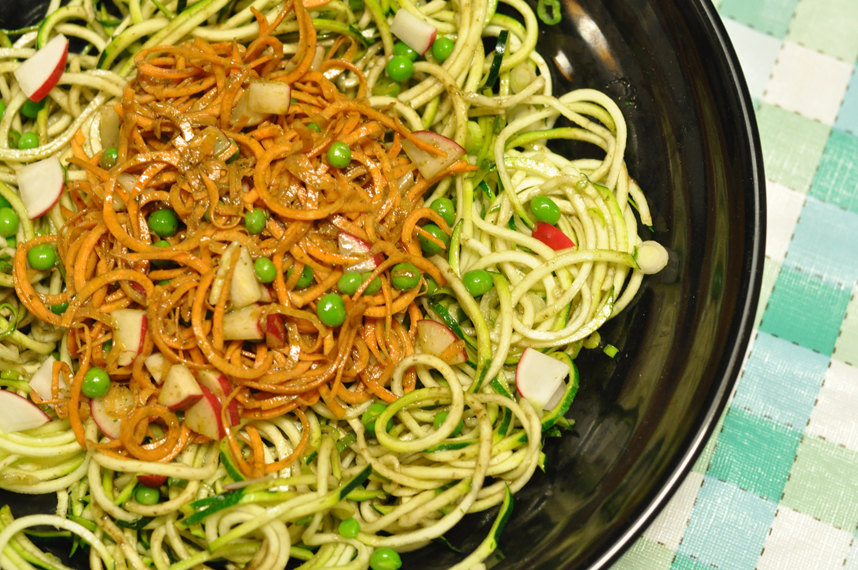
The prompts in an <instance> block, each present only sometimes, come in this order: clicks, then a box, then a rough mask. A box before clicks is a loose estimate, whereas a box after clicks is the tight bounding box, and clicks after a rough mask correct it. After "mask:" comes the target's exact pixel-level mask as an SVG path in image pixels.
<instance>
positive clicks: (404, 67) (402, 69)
mask: <svg viewBox="0 0 858 570" xmlns="http://www.w3.org/2000/svg"><path fill="white" fill-rule="evenodd" d="M412 75H414V63H413V62H412V61H411V60H410V59H409V58H407V57H405V56H404V55H395V56H393V57H392V58H391V59H390V61H388V62H387V76H388V77H390V78H391V79H393V80H394V81H398V82H399V83H402V82H403V81H408V80H409V79H411V76H412Z"/></svg>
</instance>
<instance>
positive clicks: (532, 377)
mask: <svg viewBox="0 0 858 570" xmlns="http://www.w3.org/2000/svg"><path fill="white" fill-rule="evenodd" d="M569 372H570V370H569V365H568V364H565V363H563V362H561V361H559V360H557V359H555V358H552V357H550V356H548V355H547V354H543V353H541V352H539V351H538V350H536V349H533V348H530V347H528V348H525V349H524V352H522V353H521V359H519V361H518V366H517V367H516V369H515V386H516V388H517V389H518V393H519V394H520V395H521V397H522V398H527V399H528V400H530V401H531V402H532V403H533V406H534V407H535V408H536V409H541V410H550V409H552V408H553V407H554V406H555V405H557V403H558V402H559V401H560V398H561V397H562V396H563V390H564V389H565V387H566V386H565V382H564V381H563V379H564V378H566V377H567V376H569Z"/></svg>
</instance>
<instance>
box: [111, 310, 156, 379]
mask: <svg viewBox="0 0 858 570" xmlns="http://www.w3.org/2000/svg"><path fill="white" fill-rule="evenodd" d="M110 315H111V316H112V317H113V318H114V320H115V321H116V328H114V329H113V342H114V343H115V344H116V345H117V348H118V349H119V366H128V365H129V364H131V363H132V362H134V358H136V357H137V355H138V354H140V351H142V350H143V343H144V342H145V341H146V330H147V328H148V320H147V319H146V312H145V311H141V310H139V309H115V310H114V311H113V312H111V313H110Z"/></svg>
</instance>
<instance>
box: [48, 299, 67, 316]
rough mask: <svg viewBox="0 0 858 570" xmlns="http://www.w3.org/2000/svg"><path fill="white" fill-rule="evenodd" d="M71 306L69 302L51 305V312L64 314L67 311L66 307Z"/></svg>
mask: <svg viewBox="0 0 858 570" xmlns="http://www.w3.org/2000/svg"><path fill="white" fill-rule="evenodd" d="M68 308H69V304H68V302H65V303H59V304H58V305H51V312H52V313H53V314H55V315H62V314H63V313H65V312H66V309H68Z"/></svg>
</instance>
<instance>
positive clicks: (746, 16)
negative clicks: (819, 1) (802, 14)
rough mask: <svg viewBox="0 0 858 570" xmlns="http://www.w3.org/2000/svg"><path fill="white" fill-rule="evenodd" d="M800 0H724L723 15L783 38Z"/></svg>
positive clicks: (722, 3) (722, 4) (722, 5)
mask: <svg viewBox="0 0 858 570" xmlns="http://www.w3.org/2000/svg"><path fill="white" fill-rule="evenodd" d="M797 3H798V0H753V1H752V0H722V2H721V10H720V11H721V15H722V16H727V17H728V18H732V19H733V20H736V21H737V22H740V23H742V24H745V25H746V26H748V27H751V28H754V29H755V30H759V31H761V32H765V33H767V34H770V35H772V36H775V37H777V38H780V39H783V38H784V36H786V34H787V30H789V25H790V22H791V21H792V15H793V12H795V6H796V4H797Z"/></svg>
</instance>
